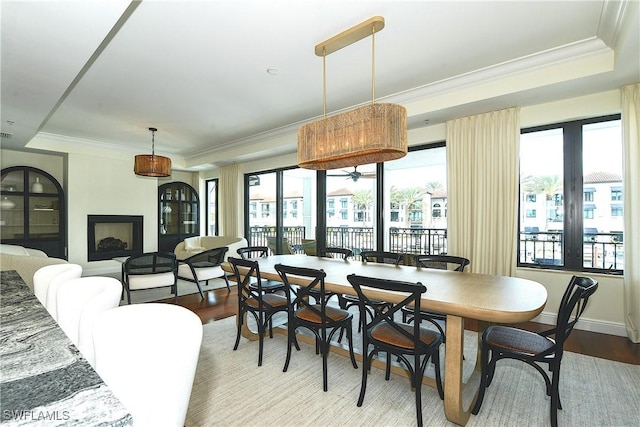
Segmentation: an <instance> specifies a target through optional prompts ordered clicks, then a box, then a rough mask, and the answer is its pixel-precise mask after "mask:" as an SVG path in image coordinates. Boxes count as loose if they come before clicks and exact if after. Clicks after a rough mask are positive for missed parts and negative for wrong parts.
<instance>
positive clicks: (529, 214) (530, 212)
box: [527, 209, 537, 218]
mask: <svg viewBox="0 0 640 427" xmlns="http://www.w3.org/2000/svg"><path fill="white" fill-rule="evenodd" d="M536 216H537V215H536V210H535V209H527V218H535V217H536Z"/></svg>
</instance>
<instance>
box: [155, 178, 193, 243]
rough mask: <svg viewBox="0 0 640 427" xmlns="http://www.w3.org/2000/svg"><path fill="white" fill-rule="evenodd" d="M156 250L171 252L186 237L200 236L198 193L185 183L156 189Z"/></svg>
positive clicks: (170, 184)
mask: <svg viewBox="0 0 640 427" xmlns="http://www.w3.org/2000/svg"><path fill="white" fill-rule="evenodd" d="M158 198H159V200H158V208H159V210H160V211H159V212H158V218H159V221H158V222H159V223H158V250H159V251H163V252H165V251H168V252H172V251H173V249H174V248H175V246H176V245H177V244H178V243H179V242H181V241H182V240H184V239H185V238H186V237H191V236H198V235H200V200H199V197H198V192H197V191H196V190H195V188H193V187H192V186H190V185H189V184H187V183H185V182H170V183H167V184H163V185H161V186H160V187H159V188H158Z"/></svg>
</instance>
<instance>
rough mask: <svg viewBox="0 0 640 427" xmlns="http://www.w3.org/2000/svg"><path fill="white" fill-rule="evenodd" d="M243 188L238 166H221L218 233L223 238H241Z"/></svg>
mask: <svg viewBox="0 0 640 427" xmlns="http://www.w3.org/2000/svg"><path fill="white" fill-rule="evenodd" d="M243 200H244V194H243V186H242V175H241V173H240V166H239V165H237V164H233V165H229V166H223V167H222V168H221V169H220V201H219V203H218V206H219V207H220V211H219V212H218V214H219V220H220V232H221V233H222V235H223V236H231V237H233V236H243V235H244V232H243V230H242V228H243V218H244V214H243V207H242V206H243Z"/></svg>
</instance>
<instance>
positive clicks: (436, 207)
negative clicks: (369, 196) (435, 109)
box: [382, 143, 447, 254]
mask: <svg viewBox="0 0 640 427" xmlns="http://www.w3.org/2000/svg"><path fill="white" fill-rule="evenodd" d="M446 157H447V156H446V148H445V145H444V144H442V143H438V144H431V145H425V146H417V147H411V148H410V149H409V152H408V153H407V155H406V156H405V157H403V158H401V159H397V160H393V161H390V162H385V163H384V185H383V188H384V193H383V194H384V200H386V201H388V202H390V203H389V204H387V205H386V206H393V207H394V208H395V212H398V217H399V221H396V222H395V223H393V224H392V223H391V221H389V222H388V223H386V224H384V227H383V230H382V231H383V233H384V234H383V235H384V242H383V243H384V250H389V251H393V252H403V253H409V254H438V253H443V252H447V244H446V243H447V241H446V233H447V214H446V205H447V204H446V203H447V166H446ZM385 214H386V215H385V216H387V217H389V218H396V217H395V216H394V210H392V211H391V212H385Z"/></svg>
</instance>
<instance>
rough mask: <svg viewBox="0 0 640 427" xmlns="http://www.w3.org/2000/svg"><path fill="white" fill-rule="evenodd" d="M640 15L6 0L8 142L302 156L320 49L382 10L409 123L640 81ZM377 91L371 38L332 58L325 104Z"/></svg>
mask: <svg viewBox="0 0 640 427" xmlns="http://www.w3.org/2000/svg"><path fill="white" fill-rule="evenodd" d="M639 10H640V8H639V7H638V2H637V1H629V2H628V1H596V0H589V1H566V2H559V1H553V2H551V1H511V2H505V1H495V2H494V1H470V2H458V1H446V2H444V1H441V2H438V1H399V0H386V1H383V0H379V1H364V0H362V1H358V0H340V1H337V0H335V1H334V0H322V1H321V0H307V1H299V0H269V1H267V0H210V1H202V0H201V1H194V0H190V1H189V0H185V1H160V0H156V1H153V0H145V1H141V2H129V1H122V0H111V1H106V0H102V1H97V0H85V1H56V0H51V1H7V0H2V2H1V9H0V13H1V14H2V33H1V35H2V46H1V47H2V51H1V54H2V57H1V60H2V62H1V66H2V68H1V74H0V77H1V80H2V82H1V83H2V85H1V91H2V92H1V101H2V104H1V108H2V110H1V114H2V116H1V130H2V132H3V133H8V134H11V136H9V137H3V138H2V146H3V147H5V148H17V149H21V148H24V147H26V148H30V147H32V146H36V145H37V144H34V143H33V141H32V139H33V138H34V137H35V136H36V135H38V136H39V137H41V138H44V137H46V138H49V139H52V138H53V139H55V138H58V136H63V137H64V141H65V142H66V143H74V144H79V145H86V146H88V147H92V146H96V145H97V144H99V145H102V146H105V147H108V148H111V149H122V150H127V151H131V152H132V153H141V152H149V151H150V145H151V134H150V132H149V131H148V128H149V127H156V128H158V132H157V133H156V137H155V140H156V152H158V153H160V154H164V155H169V156H170V157H171V158H172V159H173V160H174V166H178V167H181V168H184V169H199V168H200V169H201V168H206V167H211V166H212V165H216V166H220V165H222V164H225V163H229V162H231V161H234V160H236V161H237V160H249V159H252V158H257V157H264V156H266V155H274V154H277V153H280V152H294V151H295V149H296V140H295V135H294V132H295V130H296V129H297V127H298V126H299V125H300V124H301V123H304V122H306V121H309V120H312V119H314V118H317V117H318V116H320V115H321V114H322V60H321V58H319V57H317V56H315V54H314V47H315V45H316V44H318V43H320V42H322V41H324V40H325V39H328V38H329V37H332V36H334V35H336V34H338V33H339V32H341V31H343V30H345V29H347V28H349V27H351V26H353V25H356V24H358V23H360V22H362V21H364V20H366V19H368V18H370V17H372V16H376V15H380V16H383V17H384V18H385V22H386V26H385V28H384V29H383V30H382V31H381V32H380V33H378V34H377V35H376V38H375V42H376V98H377V99H378V100H381V99H384V100H387V101H390V102H399V103H401V104H403V105H405V106H406V107H407V109H408V113H409V123H410V127H411V128H415V127H419V126H424V125H425V124H426V120H429V123H430V124H434V123H441V122H443V121H444V120H447V119H450V118H453V117H461V116H464V115H467V114H474V113H479V112H483V111H489V110H492V109H497V108H505V107H509V106H513V105H531V104H536V103H540V102H547V101H552V100H555V99H562V98H567V97H574V96H580V95H585V94H589V93H596V92H601V91H606V90H612V89H617V88H619V87H620V86H621V85H623V84H628V83H634V82H637V81H640V59H639V58H640V30H639V26H638V21H639V17H638V15H639V13H640V12H639ZM270 67H275V68H278V69H279V74H277V75H270V74H268V73H267V69H268V68H270ZM370 100H371V38H368V39H365V40H362V41H360V42H358V43H355V44H353V45H351V46H348V47H346V48H345V49H343V50H340V51H338V52H336V53H334V54H331V55H330V56H328V57H327V103H328V105H327V108H328V111H329V112H333V111H338V110H341V109H345V108H349V107H352V106H354V105H358V104H362V103H365V102H370ZM281 135H285V136H286V137H284V138H280V140H278V139H277V137H278V136H281ZM273 138H276V139H275V140H273V141H271V142H270V143H269V145H268V146H267V145H265V144H263V145H261V144H260V143H261V142H263V141H265V140H266V139H270V140H271V139H273ZM30 142H31V143H30ZM264 147H268V148H264Z"/></svg>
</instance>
